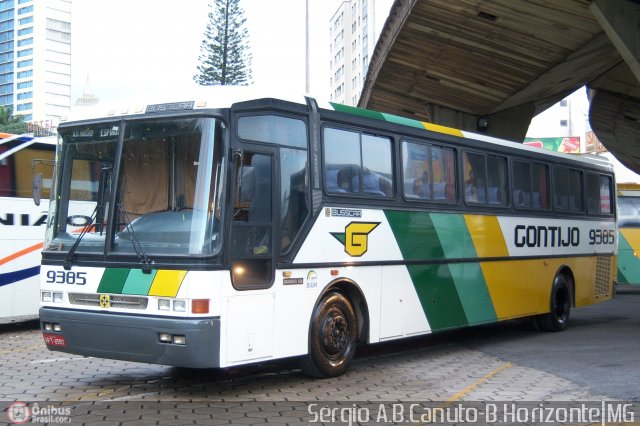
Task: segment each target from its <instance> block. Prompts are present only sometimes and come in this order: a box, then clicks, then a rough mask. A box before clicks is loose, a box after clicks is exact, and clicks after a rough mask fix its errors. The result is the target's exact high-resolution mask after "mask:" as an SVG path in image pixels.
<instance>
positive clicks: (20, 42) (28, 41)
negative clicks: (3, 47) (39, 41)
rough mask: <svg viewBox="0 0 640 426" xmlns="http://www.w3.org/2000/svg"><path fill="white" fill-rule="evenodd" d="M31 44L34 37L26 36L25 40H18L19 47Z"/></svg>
mask: <svg viewBox="0 0 640 426" xmlns="http://www.w3.org/2000/svg"><path fill="white" fill-rule="evenodd" d="M30 44H33V38H31V37H29V38H25V39H24V40H18V47H20V46H28V45H30Z"/></svg>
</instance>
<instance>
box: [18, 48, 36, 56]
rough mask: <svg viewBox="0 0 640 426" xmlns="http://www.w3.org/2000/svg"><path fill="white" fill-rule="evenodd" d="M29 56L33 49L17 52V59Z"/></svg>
mask: <svg viewBox="0 0 640 426" xmlns="http://www.w3.org/2000/svg"><path fill="white" fill-rule="evenodd" d="M31 55H33V49H25V50H20V51H18V58H22V57H24V56H31Z"/></svg>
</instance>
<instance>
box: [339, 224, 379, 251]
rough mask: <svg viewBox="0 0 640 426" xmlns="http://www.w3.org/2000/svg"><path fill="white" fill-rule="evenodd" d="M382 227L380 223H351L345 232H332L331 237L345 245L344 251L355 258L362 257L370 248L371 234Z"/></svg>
mask: <svg viewBox="0 0 640 426" xmlns="http://www.w3.org/2000/svg"><path fill="white" fill-rule="evenodd" d="M378 225H380V222H351V223H350V224H348V225H347V226H346V227H345V228H344V233H343V232H332V233H331V235H333V236H334V238H335V239H336V240H338V241H340V242H341V243H342V244H343V245H344V251H345V252H346V253H347V254H348V255H349V256H353V257H360V256H362V255H363V254H365V253H366V252H367V250H368V248H369V234H370V233H371V232H372V231H373V230H374V229H376V227H377V226H378Z"/></svg>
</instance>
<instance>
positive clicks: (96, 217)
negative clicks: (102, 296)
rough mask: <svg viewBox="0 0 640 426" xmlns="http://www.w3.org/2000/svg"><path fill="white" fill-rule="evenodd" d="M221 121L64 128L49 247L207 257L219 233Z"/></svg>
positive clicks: (182, 120)
mask: <svg viewBox="0 0 640 426" xmlns="http://www.w3.org/2000/svg"><path fill="white" fill-rule="evenodd" d="M221 126H222V124H221V122H220V121H219V120H216V119H213V118H165V119H155V120H144V121H142V120H137V121H129V122H125V123H124V124H123V123H122V122H111V123H109V122H106V123H101V124H91V125H85V126H80V127H71V128H64V129H60V131H59V133H60V137H61V149H60V153H61V154H60V158H59V159H58V171H57V173H58V176H59V188H56V189H55V192H56V193H57V200H56V198H55V197H53V198H52V200H55V201H56V202H52V203H51V207H50V210H51V211H50V215H51V216H50V217H52V218H53V220H52V221H51V222H50V223H49V225H48V227H49V229H48V232H47V238H46V241H45V250H48V251H57V252H67V253H68V257H69V258H70V257H71V256H72V255H73V254H74V252H75V253H83V254H89V253H96V254H108V253H119V254H131V255H137V256H138V257H139V258H141V257H144V258H145V259H146V258H147V256H170V255H174V256H175V255H178V256H187V255H188V256H207V255H212V254H215V253H217V251H218V250H219V246H220V242H221V238H220V235H219V231H220V226H219V223H220V220H221V217H220V216H221V212H222V206H221V204H220V203H221V199H222V197H221V194H222V192H221V185H222V176H224V173H223V170H222V165H223V162H222V152H223V149H222V139H221V134H222V132H221Z"/></svg>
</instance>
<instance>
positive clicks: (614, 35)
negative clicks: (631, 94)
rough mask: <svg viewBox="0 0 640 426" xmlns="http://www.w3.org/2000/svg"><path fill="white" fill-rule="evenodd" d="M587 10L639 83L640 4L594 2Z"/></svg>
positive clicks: (620, 1)
mask: <svg viewBox="0 0 640 426" xmlns="http://www.w3.org/2000/svg"><path fill="white" fill-rule="evenodd" d="M589 9H590V10H591V13H592V14H593V16H595V18H596V19H597V20H598V22H599V23H600V25H601V26H602V29H603V30H604V32H605V33H606V34H607V37H609V40H611V43H613V45H614V46H615V48H616V49H617V50H618V52H619V53H620V56H622V58H623V59H624V60H625V62H626V63H627V65H628V66H629V69H631V72H632V73H633V75H635V77H636V79H637V80H638V81H640V4H639V3H637V2H633V1H630V0H617V1H610V0H594V1H593V2H592V3H591V5H590V6H589Z"/></svg>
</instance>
